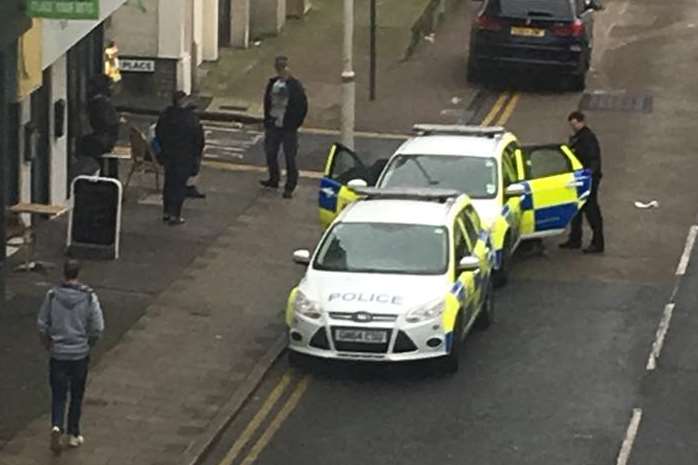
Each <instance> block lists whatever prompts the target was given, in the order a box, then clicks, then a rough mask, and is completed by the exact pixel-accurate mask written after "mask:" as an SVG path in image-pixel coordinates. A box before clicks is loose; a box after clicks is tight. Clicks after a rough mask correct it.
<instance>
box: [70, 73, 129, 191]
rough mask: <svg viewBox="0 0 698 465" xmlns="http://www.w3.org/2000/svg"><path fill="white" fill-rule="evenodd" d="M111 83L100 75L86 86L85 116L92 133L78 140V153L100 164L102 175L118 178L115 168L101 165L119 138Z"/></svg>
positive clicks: (104, 76) (117, 119) (117, 117)
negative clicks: (103, 156)
mask: <svg viewBox="0 0 698 465" xmlns="http://www.w3.org/2000/svg"><path fill="white" fill-rule="evenodd" d="M111 83H112V80H111V78H109V76H107V75H104V74H100V75H97V76H95V77H93V78H92V79H90V81H89V82H88V84H87V116H88V118H89V120H90V127H91V128H92V132H91V133H89V134H87V135H85V136H83V137H82V139H80V147H79V153H80V155H82V156H85V157H90V158H93V159H94V160H96V161H97V162H99V163H100V164H102V165H103V171H106V173H104V174H109V175H111V176H114V177H118V173H117V172H116V166H114V165H113V164H112V165H111V166H109V167H106V166H104V164H103V163H102V161H103V160H102V155H104V154H105V153H110V152H111V151H112V150H113V149H114V146H115V145H116V141H117V140H118V138H119V122H120V118H119V114H118V113H117V111H116V109H115V108H114V105H113V104H112V101H111ZM105 168H106V169H105Z"/></svg>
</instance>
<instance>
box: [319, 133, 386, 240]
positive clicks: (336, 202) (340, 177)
mask: <svg viewBox="0 0 698 465" xmlns="http://www.w3.org/2000/svg"><path fill="white" fill-rule="evenodd" d="M386 161H387V160H379V161H377V162H376V163H373V164H372V165H368V164H367V163H369V162H370V160H369V161H365V160H362V159H360V158H359V157H358V155H357V154H356V153H355V152H354V151H352V150H350V149H348V148H347V147H345V146H343V145H342V144H339V143H335V144H332V146H331V147H330V152H329V154H328V155H327V161H326V162H325V171H324V173H323V177H322V180H321V181H320V192H319V196H318V205H319V207H320V224H321V225H322V227H323V228H327V227H328V226H329V225H330V223H332V221H333V220H334V219H335V217H336V216H337V215H338V214H339V213H340V212H341V211H342V210H343V209H344V207H346V206H347V205H348V204H349V203H351V202H353V201H355V200H356V199H357V197H358V196H357V195H356V194H355V193H354V192H353V191H352V190H351V189H350V188H349V187H347V184H348V183H349V181H352V180H354V179H361V180H363V181H364V182H365V183H366V185H367V186H373V185H375V183H376V180H377V179H378V176H379V175H380V173H381V171H382V169H383V167H384V166H385V163H386Z"/></svg>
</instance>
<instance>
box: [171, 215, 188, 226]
mask: <svg viewBox="0 0 698 465" xmlns="http://www.w3.org/2000/svg"><path fill="white" fill-rule="evenodd" d="M184 223H186V221H185V220H184V218H182V217H181V216H180V217H179V218H170V221H169V222H168V223H167V224H169V225H170V226H179V225H180V224H184Z"/></svg>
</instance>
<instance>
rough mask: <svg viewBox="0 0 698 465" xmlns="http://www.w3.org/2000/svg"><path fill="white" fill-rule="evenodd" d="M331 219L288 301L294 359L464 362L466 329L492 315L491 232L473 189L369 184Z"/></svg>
mask: <svg viewBox="0 0 698 465" xmlns="http://www.w3.org/2000/svg"><path fill="white" fill-rule="evenodd" d="M358 195H359V196H361V200H358V201H356V202H353V203H352V204H351V205H350V206H348V207H347V208H346V209H344V211H343V212H342V213H341V214H340V215H339V216H338V217H337V218H336V219H335V220H334V221H333V223H332V225H331V226H330V227H329V228H328V230H327V231H326V232H325V234H324V235H323V237H322V239H321V240H320V243H319V245H318V246H317V248H316V249H315V251H314V252H313V253H311V252H310V251H309V250H297V251H296V252H295V253H294V261H296V262H297V263H301V264H303V265H307V271H306V274H305V276H304V278H303V279H302V280H301V282H300V284H299V285H298V286H297V287H296V288H294V289H293V290H292V292H291V293H290V295H289V299H288V307H287V312H286V322H287V324H288V327H289V349H290V351H291V352H290V355H291V357H292V361H294V360H297V359H298V357H302V356H304V355H311V356H315V357H322V358H336V359H353V360H368V361H407V360H418V359H427V358H440V363H442V364H443V368H444V369H445V370H447V371H455V370H457V368H458V358H459V354H460V351H461V347H462V342H463V340H464V339H465V337H466V335H467V334H468V331H469V330H470V329H471V327H473V326H479V327H481V328H486V327H488V326H489V325H490V323H491V322H492V320H493V318H494V303H493V295H492V292H493V291H492V286H491V279H490V277H491V272H492V268H493V264H494V256H493V253H492V249H491V246H490V239H489V235H488V233H487V231H486V230H484V229H482V227H481V224H480V219H479V216H478V214H477V212H476V210H475V208H474V207H473V204H472V202H471V201H470V199H469V197H468V196H467V195H464V194H462V193H459V192H458V191H453V190H450V191H449V190H443V189H441V190H434V189H390V188H388V189H370V188H368V189H363V190H358Z"/></svg>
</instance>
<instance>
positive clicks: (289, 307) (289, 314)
mask: <svg viewBox="0 0 698 465" xmlns="http://www.w3.org/2000/svg"><path fill="white" fill-rule="evenodd" d="M296 294H298V288H297V287H294V288H293V290H292V291H291V293H290V294H289V295H288V301H287V302H286V324H287V325H288V326H289V327H290V326H291V325H292V324H293V313H294V309H293V303H294V302H295V301H296Z"/></svg>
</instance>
